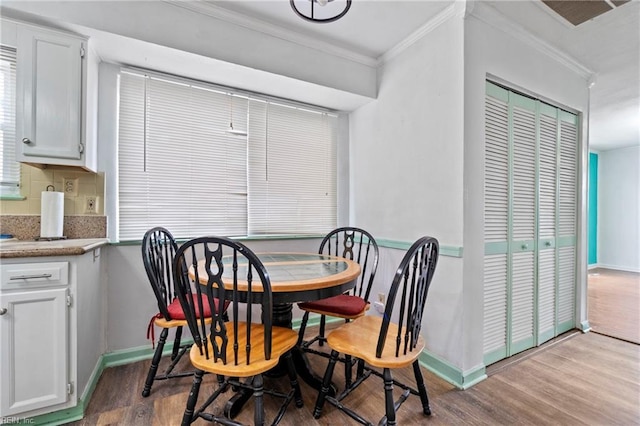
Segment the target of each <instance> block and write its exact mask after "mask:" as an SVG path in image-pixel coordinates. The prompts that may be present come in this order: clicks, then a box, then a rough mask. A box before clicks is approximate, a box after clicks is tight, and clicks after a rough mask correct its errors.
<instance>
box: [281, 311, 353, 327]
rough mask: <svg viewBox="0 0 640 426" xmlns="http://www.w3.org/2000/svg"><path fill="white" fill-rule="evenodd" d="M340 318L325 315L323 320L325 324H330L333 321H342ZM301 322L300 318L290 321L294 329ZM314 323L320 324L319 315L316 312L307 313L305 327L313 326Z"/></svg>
mask: <svg viewBox="0 0 640 426" xmlns="http://www.w3.org/2000/svg"><path fill="white" fill-rule="evenodd" d="M343 321H344V320H343V319H342V318H336V317H327V319H326V320H325V324H331V323H333V322H343ZM301 323H302V318H299V319H296V320H293V321H292V328H293V329H294V330H300V324H301ZM315 325H320V315H318V314H309V319H308V320H307V327H313V326H315Z"/></svg>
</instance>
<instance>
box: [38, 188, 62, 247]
mask: <svg viewBox="0 0 640 426" xmlns="http://www.w3.org/2000/svg"><path fill="white" fill-rule="evenodd" d="M41 204H42V206H41V207H42V208H41V210H40V237H41V238H58V237H62V224H63V219H64V193H62V192H54V191H43V192H42V198H41Z"/></svg>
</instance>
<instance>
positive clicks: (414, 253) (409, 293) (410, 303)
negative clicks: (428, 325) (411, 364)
mask: <svg viewBox="0 0 640 426" xmlns="http://www.w3.org/2000/svg"><path fill="white" fill-rule="evenodd" d="M439 251H440V249H439V245H438V240H436V239H435V238H433V237H422V238H420V239H419V240H417V241H416V242H415V243H413V245H412V246H411V248H409V250H408V251H407V253H406V254H405V256H404V257H403V259H402V261H401V262H400V266H398V270H397V271H396V274H395V277H394V279H393V282H392V284H391V289H390V290H389V295H388V297H387V303H386V305H385V311H384V317H383V320H382V327H381V329H380V335H379V337H378V345H377V347H376V357H378V358H381V357H382V350H383V348H384V345H385V341H386V338H387V332H388V330H389V323H390V322H391V319H392V317H395V318H397V324H398V333H397V336H396V342H395V344H396V345H395V356H396V357H397V356H399V354H400V353H401V352H402V354H406V353H407V351H409V352H411V351H413V349H414V348H415V346H416V343H417V342H418V337H419V336H420V328H421V327H422V315H423V313H424V307H425V304H426V301H427V294H428V292H429V286H430V285H431V280H432V278H433V274H434V272H435V269H436V265H437V263H438V255H439ZM399 291H400V292H401V295H400V300H399V301H398V302H399V303H396V298H397V296H398V292H399ZM395 308H397V310H396V311H395V312H394V309H395Z"/></svg>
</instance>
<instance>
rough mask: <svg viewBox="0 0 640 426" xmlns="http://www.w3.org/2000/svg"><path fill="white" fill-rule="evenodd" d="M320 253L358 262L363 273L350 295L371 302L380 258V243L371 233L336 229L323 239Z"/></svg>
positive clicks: (347, 228)
mask: <svg viewBox="0 0 640 426" xmlns="http://www.w3.org/2000/svg"><path fill="white" fill-rule="evenodd" d="M318 253H319V254H328V255H330V256H340V257H344V258H345V259H349V260H354V261H356V262H358V264H359V265H360V270H361V271H362V272H361V273H360V278H359V280H358V281H357V283H356V285H355V287H354V288H353V290H352V291H350V292H349V293H350V294H352V295H354V296H358V297H361V298H362V299H364V300H365V301H369V293H370V292H371V285H372V284H373V280H374V278H375V275H376V271H377V270H378V258H379V250H378V243H376V240H375V239H374V238H373V236H372V235H371V234H370V233H368V232H367V231H365V230H364V229H360V228H355V227H351V226H346V227H342V228H337V229H334V230H333V231H331V232H330V233H328V234H327V235H326V236H325V237H324V238H323V240H322V242H321V243H320V249H319V250H318ZM363 293H364V294H363Z"/></svg>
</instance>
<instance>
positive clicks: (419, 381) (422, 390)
mask: <svg viewBox="0 0 640 426" xmlns="http://www.w3.org/2000/svg"><path fill="white" fill-rule="evenodd" d="M413 374H414V375H415V376H416V385H417V387H418V394H420V401H421V402H422V412H423V413H424V414H426V415H427V416H430V415H431V407H429V396H428V394H427V387H426V386H425V385H424V380H423V378H422V372H421V371H420V364H419V363H418V361H415V362H414V363H413Z"/></svg>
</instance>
